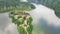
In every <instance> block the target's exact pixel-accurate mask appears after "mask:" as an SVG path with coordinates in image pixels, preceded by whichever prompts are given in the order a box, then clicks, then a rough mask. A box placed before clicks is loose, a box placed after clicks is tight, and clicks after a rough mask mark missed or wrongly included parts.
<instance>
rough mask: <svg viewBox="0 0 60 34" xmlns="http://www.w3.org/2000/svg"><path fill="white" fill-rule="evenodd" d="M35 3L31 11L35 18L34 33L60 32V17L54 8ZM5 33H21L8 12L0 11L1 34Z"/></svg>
mask: <svg viewBox="0 0 60 34" xmlns="http://www.w3.org/2000/svg"><path fill="white" fill-rule="evenodd" d="M34 5H35V7H36V9H33V10H31V11H29V13H30V15H31V16H32V18H33V22H32V24H33V26H34V28H33V34H60V19H59V18H58V17H57V16H56V15H55V12H54V10H53V9H50V8H48V7H46V6H44V5H41V4H40V5H37V4H34ZM7 32H8V33H7ZM5 33H6V34H19V33H18V31H17V28H16V25H15V24H13V23H12V22H11V19H10V18H9V13H8V12H7V13H0V34H5Z"/></svg>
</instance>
